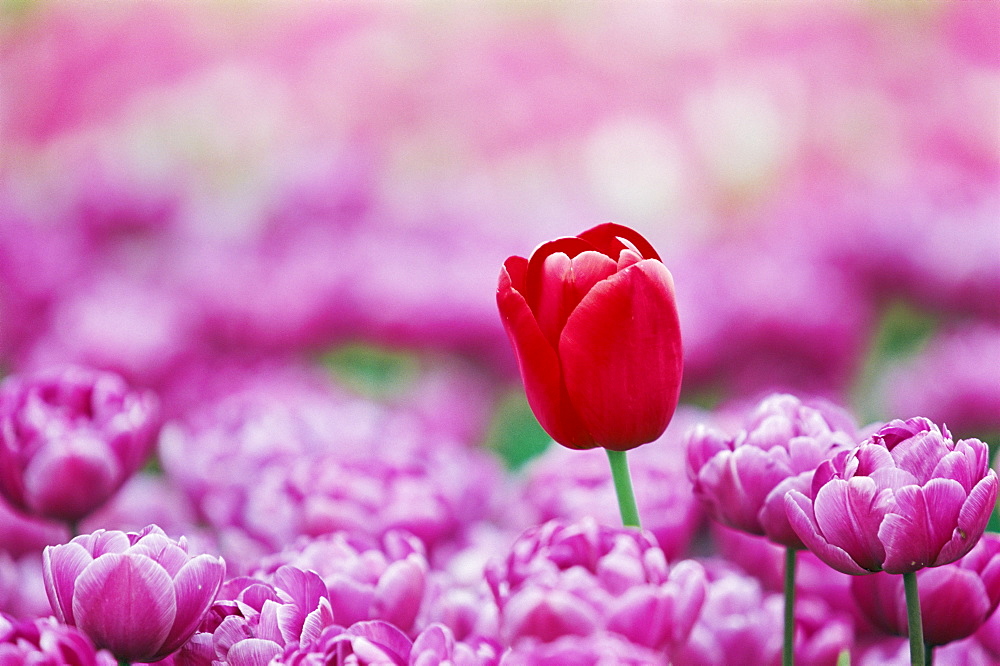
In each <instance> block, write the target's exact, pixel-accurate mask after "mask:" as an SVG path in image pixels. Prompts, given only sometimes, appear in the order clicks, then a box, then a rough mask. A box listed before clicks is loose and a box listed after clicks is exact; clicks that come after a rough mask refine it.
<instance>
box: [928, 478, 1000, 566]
mask: <svg viewBox="0 0 1000 666" xmlns="http://www.w3.org/2000/svg"><path fill="white" fill-rule="evenodd" d="M996 501H997V476H996V472H994V471H993V470H990V471H989V473H987V475H986V477H985V478H983V479H982V480H980V481H979V483H977V484H976V485H975V486H974V487H973V489H972V492H971V493H969V497H968V498H967V499H966V500H965V502H964V503H963V504H962V509H961V511H959V514H958V526H957V529H956V530H955V532H954V534H953V535H952V537H951V540H950V541H949V542H948V543H946V544H945V545H944V547H943V548H942V549H941V552H940V553H939V554H938V557H937V561H936V563H935V564H943V563H945V562H953V561H955V560H957V559H958V558H960V557H962V556H964V555H965V554H966V553H968V552H969V550H970V549H971V548H972V546H970V545H969V544H970V543H971V544H974V543H975V542H976V541H978V540H979V538H980V537H981V536H982V534H983V532H984V531H985V530H986V524H987V523H988V522H989V519H990V514H991V513H993V507H994V506H996Z"/></svg>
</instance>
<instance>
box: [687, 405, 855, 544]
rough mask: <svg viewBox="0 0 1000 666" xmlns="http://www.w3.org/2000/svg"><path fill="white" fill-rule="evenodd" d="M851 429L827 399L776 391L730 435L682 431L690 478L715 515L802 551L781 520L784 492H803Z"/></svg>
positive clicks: (851, 439) (849, 439)
mask: <svg viewBox="0 0 1000 666" xmlns="http://www.w3.org/2000/svg"><path fill="white" fill-rule="evenodd" d="M856 430H857V428H856V426H855V424H854V421H853V419H852V418H851V416H850V415H849V414H847V413H846V412H845V411H844V410H842V409H839V408H837V407H835V406H833V405H832V404H828V403H825V402H820V401H817V402H815V403H808V402H803V401H801V400H799V399H798V398H796V397H795V396H792V395H781V394H775V395H772V396H769V397H768V398H766V399H764V400H763V401H762V402H761V403H760V404H759V405H758V406H757V408H756V409H755V410H754V412H753V414H752V415H751V416H750V418H749V419H748V421H747V423H746V424H745V426H744V427H743V428H742V429H741V430H739V431H738V432H737V433H736V434H735V435H728V434H726V433H724V432H722V431H719V430H717V429H714V428H710V427H707V426H703V425H698V426H695V427H694V428H692V429H691V430H690V431H688V434H687V446H686V448H687V470H688V478H690V479H691V482H692V483H693V484H694V494H695V496H696V497H697V498H698V499H700V500H701V503H702V505H703V506H704V507H705V510H706V512H707V513H708V515H709V516H711V517H712V518H713V519H714V520H717V521H718V522H720V523H722V524H723V525H727V526H729V527H733V528H735V529H738V530H741V531H743V532H748V533H750V534H757V535H762V536H767V538H768V539H770V540H771V541H773V542H774V543H778V544H781V545H783V546H789V547H792V548H802V547H803V545H802V541H801V540H800V539H799V537H798V536H797V535H796V534H795V532H794V531H793V530H792V528H791V526H790V525H789V524H788V519H787V518H786V514H785V494H786V493H787V492H788V491H789V490H791V489H793V488H795V489H799V490H803V491H807V490H808V489H809V485H810V483H811V482H812V476H813V472H814V471H815V470H816V467H817V466H818V465H819V464H820V463H821V462H823V461H824V460H827V459H829V458H831V457H832V456H833V455H834V454H835V453H837V452H838V451H841V450H845V449H847V448H850V447H853V446H854V443H855V433H856Z"/></svg>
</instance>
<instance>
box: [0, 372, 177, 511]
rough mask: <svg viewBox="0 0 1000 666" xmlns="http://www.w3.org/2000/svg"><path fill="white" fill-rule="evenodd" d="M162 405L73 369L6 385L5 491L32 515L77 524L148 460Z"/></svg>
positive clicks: (0, 469)
mask: <svg viewBox="0 0 1000 666" xmlns="http://www.w3.org/2000/svg"><path fill="white" fill-rule="evenodd" d="M157 413H158V407H157V401H156V398H155V396H153V395H152V394H151V393H145V392H144V393H139V392H135V391H132V390H130V389H129V388H128V387H127V386H126V385H125V382H124V380H122V379H121V378H120V377H119V376H117V375H115V374H112V373H108V372H97V371H93V370H87V369H84V368H79V367H71V368H68V369H66V370H63V371H61V372H56V373H47V374H40V375H37V376H31V377H22V376H11V377H8V378H7V379H6V380H4V382H3V384H2V385H0V492H2V493H3V495H4V496H5V497H6V498H7V499H8V500H10V502H11V504H12V505H13V506H15V507H16V508H18V509H19V510H21V511H24V512H26V513H29V514H33V515H37V516H42V517H47V518H54V519H58V520H62V521H66V522H68V523H71V524H74V523H76V522H77V521H79V520H80V519H81V518H83V517H84V516H86V515H87V514H89V513H91V512H92V511H93V510H94V509H96V508H98V507H99V506H101V505H102V504H104V503H105V502H106V501H107V500H108V499H109V498H110V497H111V496H112V495H114V493H115V492H117V491H118V489H119V488H120V487H121V486H122V484H123V483H125V481H126V480H128V478H129V477H130V476H131V475H132V474H133V473H134V472H135V471H136V470H138V469H139V467H141V466H142V464H143V463H144V462H145V461H146V458H147V457H148V456H149V454H150V452H151V451H152V448H153V446H154V444H155V436H156V425H157V419H158V416H157Z"/></svg>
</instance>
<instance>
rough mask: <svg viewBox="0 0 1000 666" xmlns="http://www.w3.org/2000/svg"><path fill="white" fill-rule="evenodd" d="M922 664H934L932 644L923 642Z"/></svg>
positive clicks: (931, 665)
mask: <svg viewBox="0 0 1000 666" xmlns="http://www.w3.org/2000/svg"><path fill="white" fill-rule="evenodd" d="M924 666H934V646H933V645H928V644H927V643H924Z"/></svg>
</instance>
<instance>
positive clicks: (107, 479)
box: [24, 439, 124, 521]
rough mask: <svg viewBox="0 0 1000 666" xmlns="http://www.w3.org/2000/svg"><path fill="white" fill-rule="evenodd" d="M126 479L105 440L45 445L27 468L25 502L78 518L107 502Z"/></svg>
mask: <svg viewBox="0 0 1000 666" xmlns="http://www.w3.org/2000/svg"><path fill="white" fill-rule="evenodd" d="M123 480H124V478H123V474H122V470H121V467H120V465H119V464H118V459H117V458H116V457H115V456H114V454H113V453H112V452H111V451H110V450H109V449H108V447H107V446H106V445H105V444H104V443H103V442H100V441H97V440H94V439H88V440H87V441H85V442H77V443H75V444H74V445H73V446H72V447H71V448H70V447H55V446H52V447H45V448H43V449H42V450H41V451H40V452H39V454H38V455H37V456H35V457H34V458H33V459H32V460H31V463H30V464H29V465H28V466H27V467H26V468H25V470H24V493H25V503H26V504H27V505H28V506H29V507H30V509H31V511H32V512H33V513H37V514H39V515H43V516H47V517H49V518H56V519H59V520H66V521H70V520H79V519H80V518H82V517H84V516H86V515H87V514H89V513H90V512H92V511H93V510H94V509H96V508H97V507H99V506H100V505H102V504H104V502H106V501H107V499H108V498H109V497H111V495H112V494H113V493H114V492H115V490H117V489H118V486H119V485H120V484H121V482H122V481H123Z"/></svg>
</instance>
